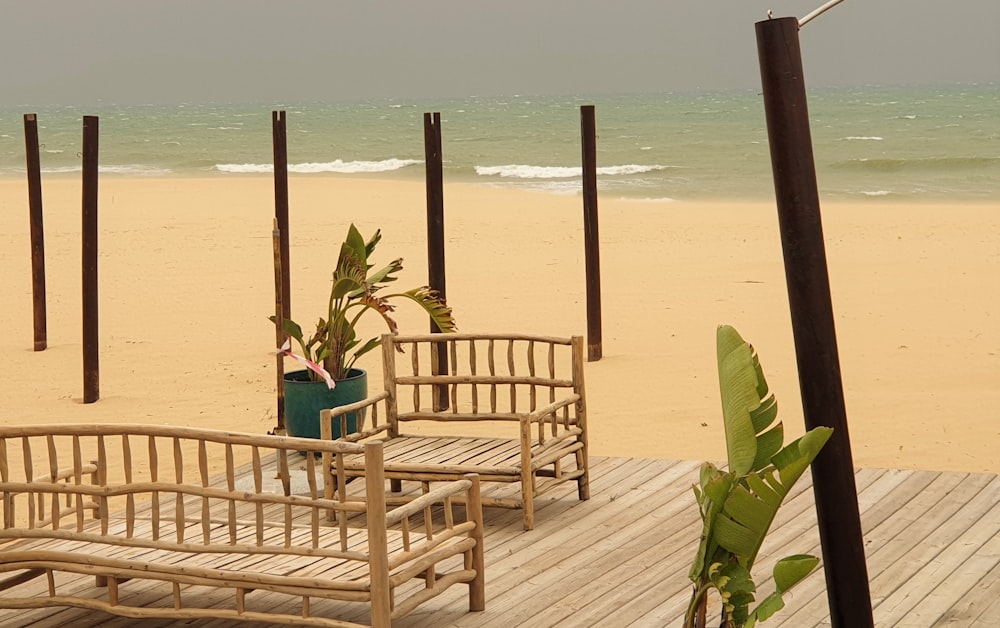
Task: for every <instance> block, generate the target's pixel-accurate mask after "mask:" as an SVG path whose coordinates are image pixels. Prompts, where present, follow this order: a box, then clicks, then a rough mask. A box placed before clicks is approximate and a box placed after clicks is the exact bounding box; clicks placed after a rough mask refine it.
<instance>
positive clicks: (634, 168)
mask: <svg viewBox="0 0 1000 628" xmlns="http://www.w3.org/2000/svg"><path fill="white" fill-rule="evenodd" d="M667 168H669V166H660V165H653V166H643V165H638V164H628V165H624V166H605V167H603V168H598V169H597V174H600V175H604V176H615V175H628V174H642V173H644V172H653V171H654V170H666V169H667ZM476 174H478V175H480V176H483V177H502V178H505V179H574V178H579V177H581V176H583V168H582V167H579V166H528V165H524V164H510V165H506V166H476Z"/></svg>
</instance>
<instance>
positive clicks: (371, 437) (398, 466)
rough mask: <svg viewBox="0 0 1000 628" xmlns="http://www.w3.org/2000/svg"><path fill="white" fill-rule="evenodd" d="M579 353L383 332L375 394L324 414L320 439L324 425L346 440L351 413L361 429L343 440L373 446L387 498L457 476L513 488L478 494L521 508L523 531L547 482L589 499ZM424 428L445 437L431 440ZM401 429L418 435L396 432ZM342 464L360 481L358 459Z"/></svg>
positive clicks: (534, 340) (550, 344)
mask: <svg viewBox="0 0 1000 628" xmlns="http://www.w3.org/2000/svg"><path fill="white" fill-rule="evenodd" d="M404 353H405V355H404ZM583 355H584V354H583V338H582V337H580V336H575V337H573V338H552V337H541V336H527V335H511V334H459V333H454V334H427V335H416V336H394V335H390V334H386V335H383V336H382V370H383V380H384V391H383V392H381V393H379V394H376V395H372V396H370V397H369V398H368V399H366V400H364V401H361V402H359V403H355V404H351V405H347V406H341V407H339V408H333V409H330V410H327V411H324V412H323V414H322V417H321V422H320V429H321V436H322V437H323V438H330V437H331V435H332V425H333V422H334V421H339V422H340V423H339V424H340V425H341V432H340V433H341V434H347V415H348V414H349V413H352V412H361V413H363V415H362V416H363V419H364V420H363V421H361V422H359V424H363V426H362V428H361V430H360V431H359V432H358V433H355V434H348V435H346V436H344V437H343V440H346V441H352V442H358V441H364V442H371V441H378V442H382V443H383V444H384V451H385V477H387V478H389V479H390V480H392V488H393V490H394V491H399V490H400V485H401V482H402V481H404V480H414V481H419V482H422V483H424V490H429V486H430V483H431V482H438V481H451V480H454V479H456V478H460V477H462V476H463V474H466V473H476V474H478V475H479V477H480V479H481V480H482V481H483V482H491V483H492V482H496V483H513V484H519V488H520V490H519V491H518V492H517V493H516V496H515V497H509V496H503V495H501V496H491V495H487V494H485V493H484V496H483V498H482V500H483V505H484V506H499V507H507V508H521V509H523V510H524V529H525V530H530V529H532V528H533V527H534V518H535V513H534V502H535V497H537V496H538V495H539V494H540V493H541V492H542V491H544V490H547V489H548V488H551V486H553V485H554V484H556V483H558V482H563V481H575V482H577V488H578V494H579V498H580V499H581V500H585V499H589V497H590V489H589V481H590V480H589V474H588V463H587V419H586V399H585V394H584V386H583V360H584V358H583ZM397 356H402V357H400V359H399V360H397ZM431 423H439V424H440V423H446V424H447V427H446V428H442V429H441V430H439V431H443V432H446V433H448V434H451V435H449V436H443V435H438V434H436V433H432V432H434V429H433V428H432V427H428V426H429V425H430V424H431ZM404 424H405V427H406V429H410V428H411V427H412V428H413V429H414V430H420V431H421V432H422V433H403V429H404ZM344 465H345V473H346V474H347V475H348V476H349V477H351V476H358V475H364V474H365V473H366V471H365V468H364V464H363V460H362V459H361V458H360V457H358V456H351V455H348V456H345V457H344ZM484 490H485V488H484ZM494 492H495V493H496V492H498V491H494ZM510 492H511V491H507V495H509V494H510Z"/></svg>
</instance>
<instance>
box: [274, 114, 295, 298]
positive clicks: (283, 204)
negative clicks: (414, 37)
mask: <svg viewBox="0 0 1000 628" xmlns="http://www.w3.org/2000/svg"><path fill="white" fill-rule="evenodd" d="M285 120H286V115H285V112H284V111H272V112H271V135H272V141H273V144H274V217H275V219H276V220H277V223H278V232H279V233H280V234H281V304H282V314H283V315H284V318H291V317H292V292H291V290H292V282H291V277H290V275H291V263H290V261H289V252H288V249H289V244H288V242H289V239H288V140H287V138H288V134H287V132H286V129H285Z"/></svg>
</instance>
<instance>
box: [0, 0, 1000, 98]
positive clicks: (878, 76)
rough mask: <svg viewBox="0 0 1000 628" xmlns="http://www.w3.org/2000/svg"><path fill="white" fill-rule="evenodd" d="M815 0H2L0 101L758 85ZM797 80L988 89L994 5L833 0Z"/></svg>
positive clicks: (812, 27)
mask: <svg viewBox="0 0 1000 628" xmlns="http://www.w3.org/2000/svg"><path fill="white" fill-rule="evenodd" d="M824 1H825V0H714V1H713V0H576V1H570V0H492V1H490V2H486V1H483V0H447V1H446V0H419V1H411V0H395V1H392V0H322V1H320V0H301V1H294V0H269V1H266V2H265V1H260V0H199V1H193V0H170V1H167V0H159V1H155V2H154V1H151V0H92V1H88V2H83V1H76V0H73V1H67V0H0V59H2V61H0V81H2V89H0V104H6V105H15V104H16V105H48V104H63V105H76V104H79V105H85V104H98V103H179V102H253V103H284V102H295V101H306V100H353V99H363V98H371V97H399V98H419V97H433V96H440V97H445V96H469V95H512V94H555V95H559V94H567V95H568V94H580V95H597V94H606V93H616V92H624V93H632V92H662V91H681V90H690V89H699V88H707V89H724V88H754V87H759V85H760V74H759V70H758V67H757V51H756V40H755V35H754V22H756V21H758V20H761V19H764V18H765V17H766V11H767V9H772V10H773V12H774V15H775V16H776V17H782V16H796V17H802V16H804V15H805V14H807V13H809V12H810V11H812V10H813V9H815V8H817V7H818V6H819V5H821V4H823V2H824ZM800 39H801V42H802V49H803V58H804V63H805V72H806V80H807V83H808V85H809V86H810V87H819V86H831V85H885V84H935V83H970V82H978V83H984V82H993V83H997V82H1000V0H948V1H945V0H846V1H845V2H844V3H843V4H841V5H839V6H837V7H835V8H834V9H833V10H832V11H830V12H828V13H827V14H825V15H823V16H822V17H820V18H818V19H817V20H816V21H814V22H812V23H810V24H809V25H807V26H806V27H805V28H804V29H803V30H802V31H801V33H800Z"/></svg>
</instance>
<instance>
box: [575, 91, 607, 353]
mask: <svg viewBox="0 0 1000 628" xmlns="http://www.w3.org/2000/svg"><path fill="white" fill-rule="evenodd" d="M596 120H597V118H596V115H595V112H594V105H583V106H582V107H580V131H581V134H582V137H583V234H584V250H585V252H586V257H585V262H584V263H585V266H586V274H587V361H588V362H596V361H597V360H600V359H601V356H602V355H603V353H604V348H603V342H602V339H601V241H600V236H599V233H598V224H597V223H598V221H597V122H596Z"/></svg>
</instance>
